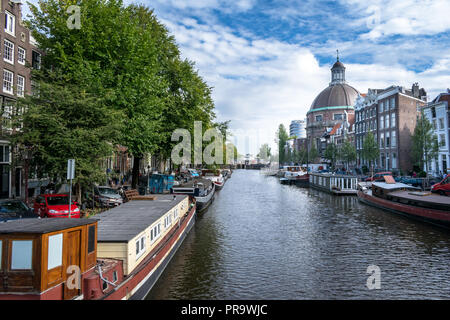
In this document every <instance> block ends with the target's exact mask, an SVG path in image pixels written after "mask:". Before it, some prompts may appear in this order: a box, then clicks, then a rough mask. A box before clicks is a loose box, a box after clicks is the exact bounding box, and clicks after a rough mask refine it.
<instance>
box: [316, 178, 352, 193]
mask: <svg viewBox="0 0 450 320" xmlns="http://www.w3.org/2000/svg"><path fill="white" fill-rule="evenodd" d="M309 185H310V186H311V187H313V188H315V189H319V190H322V191H327V192H329V193H332V194H335V195H356V193H357V187H358V178H357V177H356V176H348V175H335V174H330V173H310V174H309Z"/></svg>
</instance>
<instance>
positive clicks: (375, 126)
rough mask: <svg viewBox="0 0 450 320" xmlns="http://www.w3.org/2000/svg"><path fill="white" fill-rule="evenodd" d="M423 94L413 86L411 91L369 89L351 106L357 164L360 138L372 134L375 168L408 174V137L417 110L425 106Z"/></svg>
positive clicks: (415, 118)
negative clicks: (375, 145) (376, 152)
mask: <svg viewBox="0 0 450 320" xmlns="http://www.w3.org/2000/svg"><path fill="white" fill-rule="evenodd" d="M426 99H427V98H426V91H425V90H424V89H422V88H419V85H418V84H417V83H414V84H413V86H412V88H411V90H408V89H406V88H404V87H401V86H390V87H388V88H386V89H369V90H368V94H367V95H366V96H365V97H359V98H358V99H357V102H356V104H355V119H356V121H355V147H356V150H357V158H358V160H357V163H358V165H360V166H363V165H368V163H367V162H366V161H365V160H364V159H363V157H362V149H363V145H364V139H365V137H366V135H367V133H368V132H372V133H373V135H374V137H375V140H376V141H377V143H378V146H379V148H380V156H379V158H378V159H377V160H376V161H375V167H376V168H377V169H380V170H392V171H397V172H402V173H404V174H406V173H408V172H409V171H411V170H412V169H413V160H412V155H411V148H412V135H413V133H414V128H415V126H416V122H417V115H418V112H419V111H420V108H421V107H423V106H424V105H425V104H426Z"/></svg>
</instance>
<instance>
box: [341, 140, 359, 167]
mask: <svg viewBox="0 0 450 320" xmlns="http://www.w3.org/2000/svg"><path fill="white" fill-rule="evenodd" d="M339 158H340V159H341V160H342V161H344V162H345V163H346V164H347V171H348V169H349V165H350V163H351V162H353V161H355V160H356V148H355V145H354V144H353V143H352V142H351V141H349V140H345V142H344V143H343V144H342V146H341V148H340V150H339Z"/></svg>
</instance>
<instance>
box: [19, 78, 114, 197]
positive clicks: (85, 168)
mask: <svg viewBox="0 0 450 320" xmlns="http://www.w3.org/2000/svg"><path fill="white" fill-rule="evenodd" d="M47 77H50V78H51V79H52V81H51V83H49V82H45V81H39V82H38V85H39V94H38V95H30V96H26V97H25V98H22V99H19V100H18V102H17V106H16V107H17V110H26V111H25V112H24V113H17V114H16V116H15V117H13V124H14V127H15V128H19V127H21V129H20V130H17V131H15V132H14V133H13V134H12V136H11V141H12V144H13V145H15V146H18V147H19V148H21V149H24V148H26V149H29V150H31V151H32V159H31V163H30V165H31V167H35V168H37V172H36V173H37V175H38V177H39V178H42V177H43V176H44V175H45V174H48V175H49V176H50V177H53V178H55V179H56V180H59V181H61V180H65V177H66V171H67V160H68V159H75V163H76V165H75V168H76V174H75V180H74V183H75V187H76V190H77V196H78V201H81V190H82V188H83V187H90V185H91V184H92V182H97V183H100V182H103V181H104V178H105V172H104V171H103V170H102V168H101V159H102V158H104V157H107V156H109V155H110V154H111V152H112V145H113V144H112V143H111V142H114V141H115V137H116V136H117V132H119V131H120V127H121V125H122V122H120V121H117V119H118V118H119V117H120V115H119V114H118V112H117V111H112V110H110V109H109V108H108V106H107V105H106V104H105V101H104V99H103V98H102V97H97V96H95V95H92V94H89V93H86V92H85V91H84V90H83V89H81V88H80V87H79V86H77V85H75V84H70V83H67V82H66V81H65V80H64V76H63V75H60V74H58V73H57V72H56V71H55V72H50V73H49V74H48V75H47Z"/></svg>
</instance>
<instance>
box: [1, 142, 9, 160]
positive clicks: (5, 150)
mask: <svg viewBox="0 0 450 320" xmlns="http://www.w3.org/2000/svg"><path fill="white" fill-rule="evenodd" d="M9 159H10V157H9V146H8V145H0V163H9Z"/></svg>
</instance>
